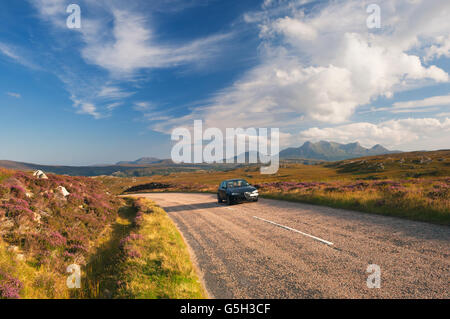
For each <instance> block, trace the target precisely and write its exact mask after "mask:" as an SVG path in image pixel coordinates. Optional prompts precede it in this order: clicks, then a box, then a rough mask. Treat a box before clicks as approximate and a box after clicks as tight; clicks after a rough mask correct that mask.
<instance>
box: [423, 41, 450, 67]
mask: <svg viewBox="0 0 450 319" xmlns="http://www.w3.org/2000/svg"><path fill="white" fill-rule="evenodd" d="M435 42H436V43H435V44H433V45H432V46H431V47H429V48H428V49H427V51H426V52H427V53H426V56H425V61H430V60H433V59H435V58H440V57H442V56H444V57H450V36H447V37H444V36H438V37H436V40H435Z"/></svg>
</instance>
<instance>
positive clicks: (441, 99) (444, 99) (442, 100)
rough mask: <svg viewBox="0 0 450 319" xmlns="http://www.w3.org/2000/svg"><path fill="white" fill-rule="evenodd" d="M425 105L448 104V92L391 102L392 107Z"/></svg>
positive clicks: (449, 96)
mask: <svg viewBox="0 0 450 319" xmlns="http://www.w3.org/2000/svg"><path fill="white" fill-rule="evenodd" d="M427 106H450V94H449V95H441V96H433V97H429V98H426V99H422V100H414V101H406V102H397V103H394V104H393V107H394V108H399V109H402V108H415V107H427Z"/></svg>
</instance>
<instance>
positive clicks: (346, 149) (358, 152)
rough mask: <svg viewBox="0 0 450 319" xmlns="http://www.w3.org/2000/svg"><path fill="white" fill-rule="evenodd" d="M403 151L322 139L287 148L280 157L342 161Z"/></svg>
mask: <svg viewBox="0 0 450 319" xmlns="http://www.w3.org/2000/svg"><path fill="white" fill-rule="evenodd" d="M393 153H401V151H390V150H388V149H386V148H385V147H383V146H381V145H380V144H377V145H375V146H373V147H372V148H365V147H363V146H361V144H359V142H355V143H349V144H340V143H335V142H327V141H320V142H317V143H312V142H305V144H303V145H302V146H300V147H297V148H294V147H291V148H287V149H285V150H282V151H281V152H280V158H282V159H291V158H302V159H315V160H324V161H340V160H345V159H350V158H357V157H365V156H375V155H383V154H393Z"/></svg>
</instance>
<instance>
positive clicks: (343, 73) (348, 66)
mask: <svg viewBox="0 0 450 319" xmlns="http://www.w3.org/2000/svg"><path fill="white" fill-rule="evenodd" d="M279 3H281V5H280V4H279ZM302 3H303V1H289V2H288V1H284V2H274V1H267V2H266V3H265V5H264V6H263V8H264V10H263V11H262V12H258V13H255V14H248V15H246V16H245V20H246V21H247V22H251V23H258V24H259V26H260V30H261V32H260V37H261V41H262V45H261V49H260V52H261V55H260V60H261V62H260V64H259V65H258V66H256V67H254V68H253V69H251V70H249V71H248V72H246V74H244V75H243V76H242V77H241V78H240V79H239V80H238V81H236V82H235V83H234V84H233V85H232V86H230V87H229V88H226V89H224V90H222V91H220V92H218V93H217V94H215V95H214V96H213V97H212V98H211V99H210V100H209V101H208V103H205V104H204V105H203V106H201V107H197V108H195V109H194V110H193V111H192V113H191V114H188V115H186V116H184V117H181V118H173V119H172V121H167V122H166V123H164V124H161V123H159V124H157V125H156V126H155V129H157V130H162V131H166V132H167V131H170V129H171V128H172V127H173V126H178V125H185V124H186V122H187V121H192V120H193V119H204V120H205V122H206V124H207V125H209V126H214V127H222V128H223V127H236V126H244V127H246V126H259V127H280V128H282V129H285V130H287V129H292V128H293V127H295V126H297V127H299V126H302V125H303V126H306V125H308V122H311V121H313V122H325V123H343V122H346V121H348V120H349V119H350V118H351V116H352V115H353V114H354V112H355V110H356V109H357V108H358V107H359V106H362V105H366V104H369V103H371V102H372V101H374V100H376V99H377V98H379V97H382V96H385V97H388V98H390V97H392V96H393V95H394V94H395V93H396V92H398V91H404V90H408V89H411V88H415V87H420V86H423V85H429V84H433V83H443V82H448V80H449V76H448V74H447V72H446V71H445V70H443V69H441V68H439V67H437V66H435V65H424V64H423V63H422V62H421V55H420V52H419V51H418V50H416V49H417V48H418V47H424V48H427V47H429V46H430V45H431V44H432V43H433V41H434V39H435V36H436V35H439V34H446V33H448V30H450V19H448V15H446V14H445V13H446V12H448V11H449V8H450V3H449V2H448V1H441V0H439V1H433V3H432V4H430V3H429V2H428V1H422V0H417V1H414V2H413V3H412V2H411V1H408V0H402V1H395V2H393V1H387V0H386V1H379V5H380V6H381V8H382V23H383V29H381V30H378V31H376V32H372V31H371V30H369V29H368V28H367V26H366V19H367V15H368V14H367V12H366V3H365V2H364V1H359V0H354V1H345V2H344V1H333V2H330V3H328V4H323V3H322V4H320V5H317V6H316V7H315V8H314V9H312V10H309V11H305V10H304V8H303V7H302V6H301V4H302ZM431 16H433V18H432V20H433V21H432V22H431V21H430V19H431V18H430V17H431Z"/></svg>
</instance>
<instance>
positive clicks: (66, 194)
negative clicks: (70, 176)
mask: <svg viewBox="0 0 450 319" xmlns="http://www.w3.org/2000/svg"><path fill="white" fill-rule="evenodd" d="M58 192H59V193H60V194H61V195H63V196H64V197H67V196H69V195H70V193H69V192H68V191H67V189H66V188H65V187H63V186H59V187H58Z"/></svg>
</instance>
